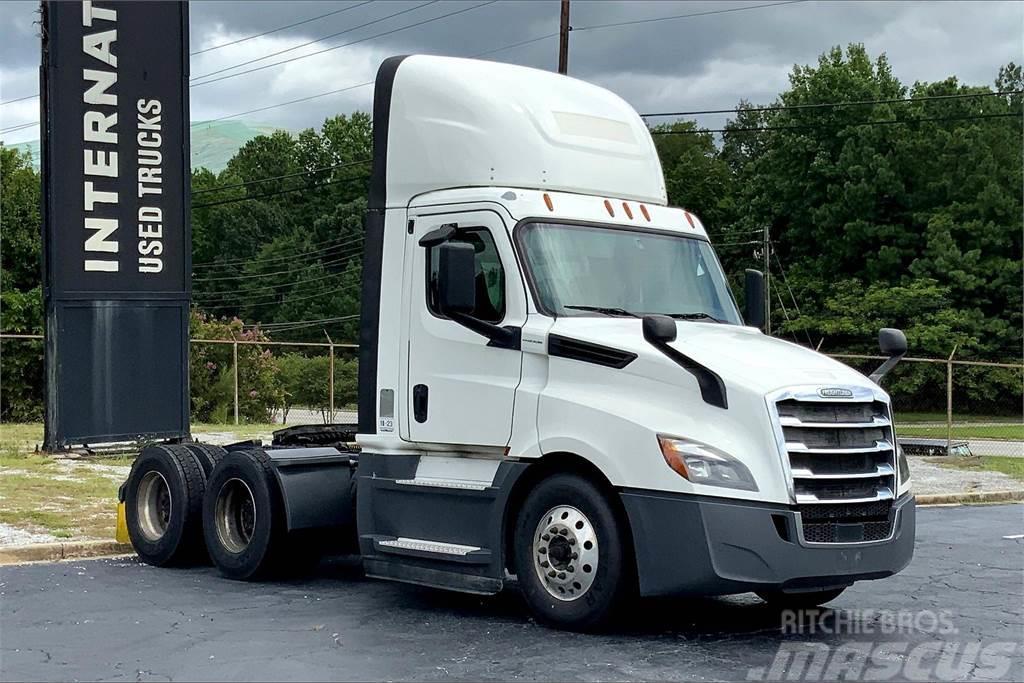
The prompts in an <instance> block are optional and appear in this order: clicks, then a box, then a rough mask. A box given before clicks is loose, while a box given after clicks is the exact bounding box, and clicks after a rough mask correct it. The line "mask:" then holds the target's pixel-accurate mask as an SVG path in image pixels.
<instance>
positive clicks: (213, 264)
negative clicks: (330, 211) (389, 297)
mask: <svg viewBox="0 0 1024 683" xmlns="http://www.w3.org/2000/svg"><path fill="white" fill-rule="evenodd" d="M360 239H361V238H360ZM336 240H337V238H332V239H330V240H325V241H324V242H318V243H314V244H311V245H309V246H310V247H313V248H314V249H311V250H310V251H308V252H301V253H297V254H289V255H287V256H273V257H267V258H238V259H230V260H227V261H207V262H206V263H200V264H199V265H194V266H193V270H195V269H196V268H214V267H223V266H225V265H234V264H240V265H242V264H247V263H264V264H265V263H273V262H275V261H287V260H293V259H296V258H302V257H305V256H310V255H312V254H319V253H322V252H328V251H331V250H333V249H337V248H338V247H343V246H345V245H346V244H348V242H339V243H337V244H335V242H336ZM322 245H331V246H330V247H321V246H322Z"/></svg>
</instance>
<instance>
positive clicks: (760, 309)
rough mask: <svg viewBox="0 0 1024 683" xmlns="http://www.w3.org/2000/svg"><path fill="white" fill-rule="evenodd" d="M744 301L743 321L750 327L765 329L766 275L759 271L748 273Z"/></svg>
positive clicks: (744, 288) (748, 270) (749, 271)
mask: <svg viewBox="0 0 1024 683" xmlns="http://www.w3.org/2000/svg"><path fill="white" fill-rule="evenodd" d="M743 284H744V287H743V290H744V299H746V308H745V310H744V311H743V319H744V321H745V322H746V323H747V325H749V326H750V327H756V328H757V329H759V330H760V329H762V328H764V273H762V272H761V271H759V270H750V269H747V271H746V280H745V281H744V283H743Z"/></svg>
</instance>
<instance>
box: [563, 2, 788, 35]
mask: <svg viewBox="0 0 1024 683" xmlns="http://www.w3.org/2000/svg"><path fill="white" fill-rule="evenodd" d="M806 1H807V0H787V1H786V2H771V3H767V4H763V5H747V6H746V7H730V8H728V9H717V10H707V11H705V12H691V13H690V14H676V15H674V16H671V17H652V18H650V19H634V20H632V21H616V22H614V23H611V24H595V25H593V26H580V27H576V26H574V27H573V28H572V31H573V33H575V32H577V31H596V30H598V29H603V28H615V27H617V26H633V25H635V24H649V23H651V22H655V21H671V20H673V19H688V18H690V17H706V16H709V15H712V14H728V13H730V12H745V11H747V10H751V9H762V8H764V7H781V6H782V5H794V4H796V3H800V2H806Z"/></svg>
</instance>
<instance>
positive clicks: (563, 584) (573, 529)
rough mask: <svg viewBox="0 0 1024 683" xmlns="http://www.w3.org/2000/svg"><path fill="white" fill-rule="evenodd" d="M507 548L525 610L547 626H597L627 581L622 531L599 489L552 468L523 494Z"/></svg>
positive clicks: (626, 544)
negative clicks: (510, 550) (552, 472)
mask: <svg viewBox="0 0 1024 683" xmlns="http://www.w3.org/2000/svg"><path fill="white" fill-rule="evenodd" d="M513 552H514V564H515V570H516V574H517V576H518V578H519V586H520V588H521V590H522V592H523V596H524V597H525V598H526V603H527V605H528V606H529V608H530V611H531V612H533V614H534V615H535V616H536V617H537V619H538V620H540V621H543V622H545V623H548V624H550V625H553V626H557V627H560V628H568V629H574V630H590V629H595V628H598V627H600V626H602V625H603V624H605V623H606V622H607V621H608V619H609V618H610V617H611V616H612V615H613V614H614V612H615V610H616V608H617V607H618V606H619V605H620V603H621V602H622V601H623V598H625V596H626V595H628V594H629V589H630V587H631V586H632V577H633V571H632V566H631V564H630V562H631V560H630V557H631V555H630V553H629V535H628V531H626V530H625V528H624V527H623V525H622V523H621V522H620V520H619V518H618V516H617V515H616V513H615V510H614V509H613V508H612V507H611V505H610V504H609V502H608V500H607V498H606V497H605V495H604V493H603V492H602V491H601V490H600V489H599V488H598V487H597V486H595V485H594V484H593V483H592V482H591V481H589V480H587V479H585V478H583V477H580V476H578V475H575V474H555V475H553V476H551V477H549V478H547V479H544V480H542V481H540V482H539V483H538V484H537V485H536V487H535V488H534V489H533V490H532V491H531V492H530V493H529V495H527V497H526V499H525V500H524V501H523V505H522V508H521V511H520V513H519V516H518V518H517V520H516V528H515V537H514V549H513Z"/></svg>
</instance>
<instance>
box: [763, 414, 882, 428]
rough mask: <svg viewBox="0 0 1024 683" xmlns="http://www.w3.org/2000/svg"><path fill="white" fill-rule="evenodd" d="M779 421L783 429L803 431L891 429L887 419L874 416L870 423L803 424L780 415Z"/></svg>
mask: <svg viewBox="0 0 1024 683" xmlns="http://www.w3.org/2000/svg"><path fill="white" fill-rule="evenodd" d="M779 421H780V422H781V423H782V426H783V427H803V428H804V429H871V428H872V427H891V426H892V422H890V421H889V420H888V419H887V418H885V417H881V416H879V415H875V416H874V417H872V418H871V422H803V421H802V420H801V419H800V418H798V417H793V416H792V415H782V416H780V417H779Z"/></svg>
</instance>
